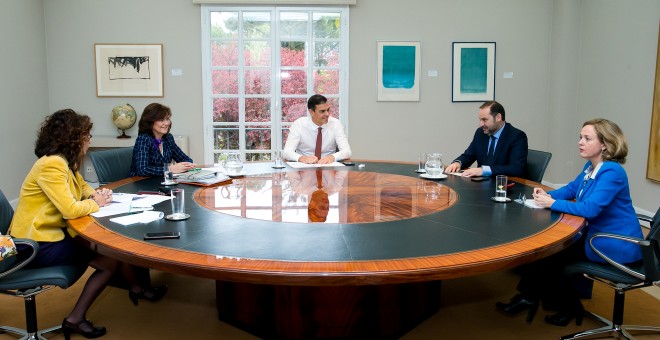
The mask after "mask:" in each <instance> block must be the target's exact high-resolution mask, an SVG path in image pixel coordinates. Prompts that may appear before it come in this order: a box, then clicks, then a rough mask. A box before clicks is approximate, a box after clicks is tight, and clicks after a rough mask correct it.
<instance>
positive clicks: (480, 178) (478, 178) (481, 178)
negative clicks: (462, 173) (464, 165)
mask: <svg viewBox="0 0 660 340" xmlns="http://www.w3.org/2000/svg"><path fill="white" fill-rule="evenodd" d="M471 180H472V182H483V181H487V180H488V177H472V178H471Z"/></svg>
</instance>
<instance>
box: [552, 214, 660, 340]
mask: <svg viewBox="0 0 660 340" xmlns="http://www.w3.org/2000/svg"><path fill="white" fill-rule="evenodd" d="M638 217H639V218H640V219H641V220H645V221H648V222H650V223H651V231H650V232H649V234H648V235H647V236H646V237H645V238H644V239H639V238H634V237H628V236H619V235H612V234H604V233H598V234H595V235H593V237H592V238H591V239H590V240H589V243H590V245H591V247H592V249H594V251H595V252H596V254H598V255H599V256H600V257H602V258H603V259H604V260H605V261H607V263H595V262H588V261H585V262H577V263H574V264H571V265H569V266H568V267H566V269H565V271H566V273H568V274H571V275H580V274H582V275H584V276H585V277H587V278H589V279H591V280H594V281H599V282H602V283H604V284H606V285H607V286H609V287H610V288H612V289H614V291H615V294H614V308H613V312H612V321H609V320H607V319H605V318H603V317H601V316H599V315H596V314H593V313H591V312H585V313H586V314H587V315H588V316H590V317H592V318H594V319H596V320H598V321H601V322H603V323H604V324H605V326H604V327H601V328H596V329H591V330H587V331H582V332H579V333H575V334H571V335H567V336H564V337H562V339H577V338H582V337H588V336H594V335H600V336H601V337H602V336H603V335H606V334H609V335H611V336H617V337H620V338H624V339H632V336H631V335H630V333H628V330H636V331H643V332H644V333H646V332H653V333H660V327H651V326H638V325H623V309H624V302H625V297H626V292H627V291H629V290H633V289H637V288H643V287H648V286H652V285H656V286H658V285H660V262H659V261H660V245H659V244H660V209H658V211H657V212H656V213H655V216H654V217H653V219H650V218H648V217H646V216H641V215H638ZM599 237H608V238H616V239H620V240H624V241H628V242H633V243H636V244H638V245H639V246H640V247H641V249H642V263H641V264H640V265H637V266H633V267H628V266H624V265H623V264H620V263H616V262H614V261H612V260H611V259H609V258H608V257H607V256H605V255H604V254H602V253H600V252H599V251H598V250H597V249H596V248H595V247H594V246H593V240H594V239H596V238H599Z"/></svg>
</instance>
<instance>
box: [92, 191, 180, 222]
mask: <svg viewBox="0 0 660 340" xmlns="http://www.w3.org/2000/svg"><path fill="white" fill-rule="evenodd" d="M170 199H172V198H171V197H170V196H163V195H136V194H123V193H113V194H112V202H110V204H108V205H106V206H104V207H101V209H100V210H99V211H97V212H95V213H92V216H94V217H105V216H112V215H119V214H127V213H130V212H136V211H145V210H153V206H154V204H158V203H160V202H163V201H167V200H170Z"/></svg>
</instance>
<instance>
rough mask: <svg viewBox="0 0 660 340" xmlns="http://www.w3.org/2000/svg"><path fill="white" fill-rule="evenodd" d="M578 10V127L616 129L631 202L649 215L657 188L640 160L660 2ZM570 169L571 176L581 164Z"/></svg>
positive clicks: (599, 3)
mask: <svg viewBox="0 0 660 340" xmlns="http://www.w3.org/2000/svg"><path fill="white" fill-rule="evenodd" d="M582 4H583V8H582V19H581V22H582V30H581V32H580V34H581V35H582V39H581V41H582V47H581V49H580V51H581V55H580V64H579V68H578V69H579V72H580V74H579V88H578V93H579V95H578V111H577V112H578V121H580V122H584V121H586V120H588V119H591V118H594V117H604V118H607V119H611V120H612V121H614V122H616V123H617V124H619V126H620V127H621V129H622V130H623V131H624V133H625V134H626V137H627V139H628V148H629V152H628V159H627V162H626V164H625V165H624V167H625V169H626V171H627V172H628V179H629V182H630V189H631V192H632V197H633V202H634V204H635V206H637V207H640V208H643V209H645V210H649V211H652V212H655V211H656V209H657V208H658V206H660V184H658V183H655V182H652V181H650V180H648V179H646V160H647V157H648V147H649V135H650V126H651V123H650V122H651V113H652V102H653V88H654V80H655V63H656V58H657V57H658V55H657V51H658V29H659V25H660V1H658V0H645V1H635V2H626V1H617V0H587V1H583V2H582ZM578 129H579V126H576V127H575V134H574V136H577V134H578V133H579V130H578ZM575 138H576V139H577V137H575ZM574 154H577V152H574ZM575 163H576V167H575V168H574V172H575V173H577V171H579V169H581V165H583V164H584V163H583V162H582V161H576V162H575Z"/></svg>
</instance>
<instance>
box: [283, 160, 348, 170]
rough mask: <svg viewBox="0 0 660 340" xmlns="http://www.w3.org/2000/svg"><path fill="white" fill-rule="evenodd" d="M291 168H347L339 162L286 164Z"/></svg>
mask: <svg viewBox="0 0 660 340" xmlns="http://www.w3.org/2000/svg"><path fill="white" fill-rule="evenodd" d="M286 164H288V165H289V166H290V167H292V168H294V169H302V168H322V167H326V166H345V165H344V164H342V163H339V162H332V163H330V164H307V163H301V162H286Z"/></svg>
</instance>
